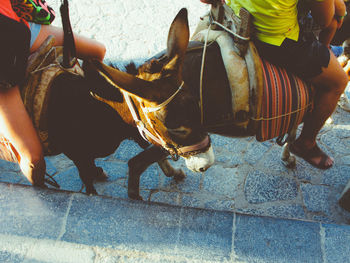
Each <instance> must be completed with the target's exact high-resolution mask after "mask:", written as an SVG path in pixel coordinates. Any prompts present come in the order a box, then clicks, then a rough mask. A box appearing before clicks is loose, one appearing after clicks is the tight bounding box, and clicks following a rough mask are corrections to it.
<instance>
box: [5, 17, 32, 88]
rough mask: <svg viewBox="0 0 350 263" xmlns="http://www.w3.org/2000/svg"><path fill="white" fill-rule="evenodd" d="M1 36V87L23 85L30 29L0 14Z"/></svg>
mask: <svg viewBox="0 0 350 263" xmlns="http://www.w3.org/2000/svg"><path fill="white" fill-rule="evenodd" d="M0 35H1V41H0V85H1V84H3V85H1V86H2V87H4V86H5V87H9V86H10V85H18V84H21V82H22V81H23V80H24V77H25V72H26V67H27V59H28V56H29V44H30V31H29V28H28V27H27V26H26V25H25V24H22V23H20V22H17V21H15V20H13V19H11V18H9V17H7V16H4V15H1V14H0ZM4 83H6V84H4Z"/></svg>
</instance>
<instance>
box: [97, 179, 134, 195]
mask: <svg viewBox="0 0 350 263" xmlns="http://www.w3.org/2000/svg"><path fill="white" fill-rule="evenodd" d="M123 181H124V180H123ZM95 188H96V191H97V193H98V194H99V195H105V196H111V197H118V198H129V197H128V188H127V186H126V185H124V186H123V183H122V182H120V181H114V183H95Z"/></svg>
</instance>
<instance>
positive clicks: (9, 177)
mask: <svg viewBox="0 0 350 263" xmlns="http://www.w3.org/2000/svg"><path fill="white" fill-rule="evenodd" d="M0 169H1V168H0ZM23 177H24V176H23V175H22V173H20V172H10V171H1V173H0V181H1V182H7V183H12V184H17V183H20V182H21V181H22V180H23Z"/></svg>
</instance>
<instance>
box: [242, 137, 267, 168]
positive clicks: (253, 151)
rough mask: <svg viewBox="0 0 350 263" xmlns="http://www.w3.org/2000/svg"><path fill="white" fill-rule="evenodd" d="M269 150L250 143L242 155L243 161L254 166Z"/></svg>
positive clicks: (262, 145) (258, 144) (255, 143)
mask: <svg viewBox="0 0 350 263" xmlns="http://www.w3.org/2000/svg"><path fill="white" fill-rule="evenodd" d="M268 150H269V147H267V146H266V145H264V144H262V143H259V142H256V141H254V142H251V143H250V144H249V146H248V148H247V152H246V153H245V155H244V159H245V161H246V162H247V163H249V164H251V165H253V166H256V164H257V162H258V161H261V160H262V158H263V156H264V154H265V153H266V152H267V151H268Z"/></svg>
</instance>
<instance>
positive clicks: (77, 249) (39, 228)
mask: <svg viewBox="0 0 350 263" xmlns="http://www.w3.org/2000/svg"><path fill="white" fill-rule="evenodd" d="M0 209H1V210H2V211H1V213H0V262H12V263H16V262H74V263H77V262H84V263H87V262H94V263H97V262H120V261H121V262H288V263H291V262H349V261H348V256H349V254H350V246H349V242H350V226H345V225H332V224H322V223H316V222H306V221H298V220H287V219H275V218H269V217H258V216H248V215H243V214H237V213H233V212H225V211H215V210H204V209H195V208H184V207H178V206H170V205H163V204H159V203H154V202H152V203H148V202H142V201H141V202H140V201H130V200H124V199H117V198H107V197H103V196H86V195H84V194H79V193H72V192H67V191H55V190H41V189H35V188H33V187H27V186H22V185H13V184H5V183H0Z"/></svg>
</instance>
